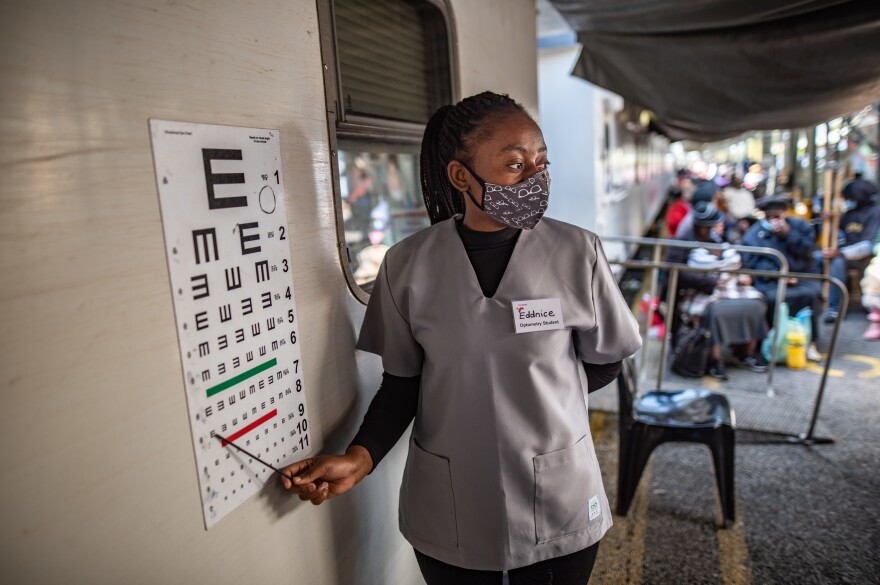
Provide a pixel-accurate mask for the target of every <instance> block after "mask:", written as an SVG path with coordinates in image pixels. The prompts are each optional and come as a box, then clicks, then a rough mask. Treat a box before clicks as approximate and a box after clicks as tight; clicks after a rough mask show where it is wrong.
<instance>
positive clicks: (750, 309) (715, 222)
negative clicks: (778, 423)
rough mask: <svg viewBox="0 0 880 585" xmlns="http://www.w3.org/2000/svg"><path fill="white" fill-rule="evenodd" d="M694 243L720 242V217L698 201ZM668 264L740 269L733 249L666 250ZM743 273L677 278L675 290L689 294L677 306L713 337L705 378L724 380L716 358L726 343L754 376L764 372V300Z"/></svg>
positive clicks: (683, 274) (690, 274) (719, 359)
mask: <svg viewBox="0 0 880 585" xmlns="http://www.w3.org/2000/svg"><path fill="white" fill-rule="evenodd" d="M692 214H693V218H694V239H695V240H696V241H697V242H707V243H720V242H722V241H723V239H722V238H721V236H720V233H719V232H720V230H721V229H723V225H724V214H723V213H721V211H719V210H718V209H717V208H716V207H715V206H714V205H712V204H711V203H709V204H707V203H700V204H698V205H696V206H695V207H694V209H693V212H692ZM666 260H667V262H676V263H681V264H687V265H688V266H691V267H698V268H706V269H716V270H725V269H727V270H735V269H737V268H740V267H741V266H742V261H741V259H740V256H739V254H738V253H736V252H735V251H734V250H724V251H723V252H722V251H715V250H709V249H708V248H695V249H691V250H688V249H683V248H670V249H669V251H668V252H667V256H666ZM751 284H752V279H751V277H750V276H748V275H740V276H734V275H731V274H726V273H721V272H719V273H715V272H687V271H683V272H681V273H680V274H679V290H680V291H681V290H682V289H684V290H689V291H691V293H692V295H691V297H690V298H689V300H687V301H685V302H684V303H683V304H684V306H683V307H682V308H681V310H682V311H683V312H685V313H686V314H688V315H690V316H691V317H693V318H698V319H700V320H701V321H702V322H703V323H704V325H705V327H707V328H708V329H709V331H711V333H712V338H711V340H712V341H711V346H710V347H711V349H710V355H709V367H708V372H709V375H710V376H712V377H714V378H718V379H719V380H727V379H728V376H727V370H726V368H725V366H724V360H723V359H722V356H721V347H722V345H729V346H731V348H732V349H733V350H734V353H736V354H738V357H739V358H740V359H741V360H742V362H743V364H744V365H745V366H746V367H748V368H749V369H750V370H752V371H755V372H766V371H767V361H766V360H765V359H764V357H763V356H762V355H761V352H760V344H759V342H760V340H761V339H763V338H764V336H765V334H766V331H765V329H766V325H765V323H764V313H765V312H766V309H767V307H766V304H765V301H764V296H763V295H762V294H761V293H760V292H759V291H758V290H757V289H755V288H754V287H753V286H751Z"/></svg>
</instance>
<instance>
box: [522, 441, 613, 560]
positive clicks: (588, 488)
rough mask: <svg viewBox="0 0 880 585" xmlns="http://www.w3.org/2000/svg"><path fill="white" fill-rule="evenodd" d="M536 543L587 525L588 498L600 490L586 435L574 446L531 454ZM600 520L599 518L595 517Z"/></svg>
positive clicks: (583, 529) (588, 517)
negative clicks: (533, 467)
mask: <svg viewBox="0 0 880 585" xmlns="http://www.w3.org/2000/svg"><path fill="white" fill-rule="evenodd" d="M533 461H534V466H535V536H536V540H537V543H538V544H542V543H545V542H548V541H551V540H555V539H557V538H563V537H566V536H570V535H573V534H578V533H581V532H584V531H585V530H588V529H589V528H590V512H589V501H590V499H591V498H593V497H595V496H597V495H598V494H599V491H600V490H599V489H598V485H597V483H596V479H595V477H594V476H593V470H592V466H591V459H590V448H589V444H588V442H587V440H586V435H584V436H583V437H581V438H580V440H579V441H578V442H577V443H575V444H574V445H573V446H571V447H568V448H566V449H560V450H559V451H553V452H552V453H546V454H544V455H537V456H535V457H534V458H533ZM595 520H596V522H600V519H599V518H596V519H595Z"/></svg>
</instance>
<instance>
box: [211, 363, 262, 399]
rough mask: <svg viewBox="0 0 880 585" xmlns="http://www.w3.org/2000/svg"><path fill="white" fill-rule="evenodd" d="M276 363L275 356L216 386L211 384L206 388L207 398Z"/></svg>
mask: <svg viewBox="0 0 880 585" xmlns="http://www.w3.org/2000/svg"><path fill="white" fill-rule="evenodd" d="M277 365H278V360H277V359H275V358H272V359H271V360H269V361H268V362H265V363H262V364H260V365H259V366H254V367H253V368H251V369H250V370H248V371H246V372H242V373H240V374H239V375H237V376H236V377H234V378H230V379H228V380H226V381H225V382H221V383H219V384H217V385H216V386H211V387H210V388H208V398H210V397H211V396H213V395H214V394H217V393H219V392H223V391H224V390H226V389H227V388H232V387H233V386H235V385H236V384H238V383H239V382H244V381H245V380H247V379H248V378H250V377H252V376H256V375H257V374H259V373H260V372H265V371H266V370H268V369H269V368H271V367H272V366H277Z"/></svg>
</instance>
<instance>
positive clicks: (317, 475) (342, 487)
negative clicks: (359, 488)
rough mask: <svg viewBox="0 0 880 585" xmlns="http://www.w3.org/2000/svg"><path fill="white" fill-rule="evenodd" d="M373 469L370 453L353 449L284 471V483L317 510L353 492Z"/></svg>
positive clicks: (360, 449) (352, 447) (286, 487)
mask: <svg viewBox="0 0 880 585" xmlns="http://www.w3.org/2000/svg"><path fill="white" fill-rule="evenodd" d="M372 469H373V460H372V458H371V457H370V453H369V451H367V450H366V449H364V448H363V447H361V446H360V445H352V446H351V447H349V448H348V451H346V453H345V455H322V456H320V457H311V458H309V459H303V460H302V461H298V462H296V463H294V464H293V465H289V466H287V467H285V468H284V469H282V470H281V471H282V473H283V474H284V475H285V477H284V478H283V479H282V480H281V483H282V484H283V485H284V489H286V490H288V491H289V492H292V493H294V494H297V495H298V496H299V499H300V500H303V501H306V500H308V501H310V502H312V504H314V505H316V506H317V505H319V504H323V503H324V502H326V501H327V500H329V499H330V498H333V497H336V496H339V495H342V494H344V493H345V492H347V491H348V490H350V489H351V488H353V487H354V486H355V484H357V483H358V482H360V481H361V480H362V479H363V478H365V477H366V476H367V474H368V473H370V471H371V470H372ZM291 478H292V479H291Z"/></svg>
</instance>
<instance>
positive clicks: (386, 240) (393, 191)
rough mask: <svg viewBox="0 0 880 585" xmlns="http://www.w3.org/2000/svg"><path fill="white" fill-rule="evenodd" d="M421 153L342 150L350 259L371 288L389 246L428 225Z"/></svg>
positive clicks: (345, 146) (341, 185)
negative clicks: (421, 174)
mask: <svg viewBox="0 0 880 585" xmlns="http://www.w3.org/2000/svg"><path fill="white" fill-rule="evenodd" d="M418 160H419V156H418V152H417V151H416V150H415V149H408V150H407V149H399V150H398V151H397V152H388V151H387V150H383V151H373V152H370V151H368V150H364V149H363V146H360V147H359V146H358V145H356V144H352V145H349V144H347V143H345V144H343V145H342V146H341V147H340V149H339V191H340V195H341V198H342V222H343V229H344V231H345V243H346V246H347V248H348V258H347V259H348V260H349V263H350V266H351V270H352V273H353V276H354V280H355V282H356V283H357V284H358V285H359V286H361V287H365V286H369V284H370V283H372V282H373V280H374V279H375V277H376V273H377V272H378V271H379V265H380V264H381V263H382V258H384V257H385V252H386V251H387V250H388V248H389V247H390V245H391V244H394V243H396V242H399V241H400V240H402V239H404V238H405V237H407V236H409V235H411V234H414V233H415V232H417V231H419V230H421V229H424V228H426V227H428V226H429V225H430V224H431V222H430V220H429V219H428V214H427V213H426V212H425V205H424V203H423V201H422V194H421V193H422V192H421V189H420V188H419V168H418Z"/></svg>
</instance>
